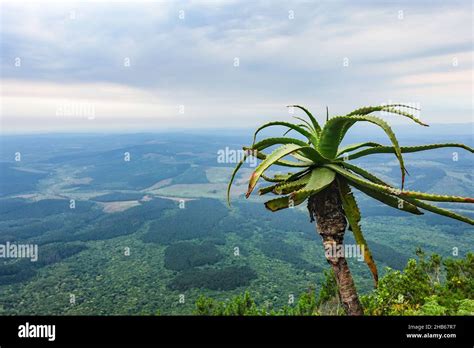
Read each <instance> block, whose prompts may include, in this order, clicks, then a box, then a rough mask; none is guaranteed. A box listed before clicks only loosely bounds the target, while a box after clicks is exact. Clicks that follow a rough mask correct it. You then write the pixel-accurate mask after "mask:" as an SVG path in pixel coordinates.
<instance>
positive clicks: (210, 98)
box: [0, 0, 473, 133]
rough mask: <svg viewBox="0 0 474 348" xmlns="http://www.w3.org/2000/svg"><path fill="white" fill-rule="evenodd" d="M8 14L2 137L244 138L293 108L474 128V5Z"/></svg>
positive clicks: (207, 6) (234, 4)
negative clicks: (216, 132)
mask: <svg viewBox="0 0 474 348" xmlns="http://www.w3.org/2000/svg"><path fill="white" fill-rule="evenodd" d="M0 6H1V10H2V11H1V19H2V21H1V27H0V36H1V46H0V47H1V77H2V90H1V96H2V103H1V106H2V110H1V114H2V122H1V126H2V131H3V132H5V133H7V132H30V131H31V132H35V131H41V132H45V131H107V130H110V131H121V130H123V131H135V130H136V131H141V130H154V129H156V130H162V129H171V128H180V127H184V128H226V127H229V128H246V127H254V126H256V125H257V124H259V123H261V122H262V121H267V120H270V119H276V118H289V117H290V115H288V110H287V109H286V108H285V105H287V104H290V103H299V104H303V105H306V106H308V107H309V108H310V109H312V110H314V112H315V113H316V114H317V115H322V114H324V109H325V106H326V105H328V106H329V110H330V113H331V114H332V115H336V114H344V113H347V112H349V111H351V110H352V109H354V108H356V107H359V106H363V105H373V104H380V103H390V102H403V103H410V104H412V105H416V106H420V107H421V108H422V112H421V118H423V119H424V120H425V121H427V122H428V123H452V122H472V93H473V91H472V80H473V67H472V64H473V60H472V59H473V56H472V53H473V52H472V50H473V46H472V36H473V32H472V18H473V10H472V4H471V2H470V1H449V2H436V1H366V0H365V1H362V0H360V1H357V0H354V1H328V0H326V1H278V0H277V1H250V0H240V1H232V0H227V1H133V2H132V1H130V2H127V1H120V2H113V3H111V2H106V1H81V2H73V1H55V2H39V1H33V2H28V3H27V2H24V1H4V2H2V3H1V5H0ZM384 117H385V116H384ZM386 118H387V119H390V121H392V122H394V123H397V122H404V121H400V120H399V119H396V118H395V117H393V116H386Z"/></svg>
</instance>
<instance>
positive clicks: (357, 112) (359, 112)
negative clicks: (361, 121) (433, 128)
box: [346, 104, 428, 127]
mask: <svg viewBox="0 0 474 348" xmlns="http://www.w3.org/2000/svg"><path fill="white" fill-rule="evenodd" d="M394 107H405V108H410V109H415V110H418V109H417V108H414V107H411V106H408V105H402V104H391V105H380V106H366V107H363V108H360V109H357V110H354V111H352V112H351V113H349V114H347V115H346V116H354V115H368V114H370V113H372V112H375V111H385V112H389V113H392V114H397V115H401V116H405V117H408V118H409V119H411V120H413V121H414V122H416V123H418V124H419V125H422V126H425V127H428V125H427V124H426V123H424V122H422V121H421V120H420V119H418V118H417V117H415V116H414V115H412V114H409V113H408V112H404V111H402V110H398V109H394Z"/></svg>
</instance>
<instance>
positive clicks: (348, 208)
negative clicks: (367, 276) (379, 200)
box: [338, 180, 379, 287]
mask: <svg viewBox="0 0 474 348" xmlns="http://www.w3.org/2000/svg"><path fill="white" fill-rule="evenodd" d="M338 183H339V192H340V196H341V201H342V207H343V208H344V213H345V215H346V218H347V221H348V222H349V225H350V226H351V229H352V233H353V234H354V239H355V241H356V243H357V244H358V245H359V246H361V247H362V248H363V250H364V260H365V263H367V266H369V269H370V272H371V273H372V277H373V278H374V282H375V287H377V283H378V279H379V276H378V271H377V265H376V264H375V262H374V259H373V257H372V253H371V252H370V249H369V246H368V245H367V241H366V240H365V238H364V234H363V233H362V228H361V226H360V218H361V216H360V210H359V207H358V205H357V201H356V199H355V197H354V195H353V193H352V192H351V189H350V187H349V185H347V183H345V182H344V181H343V180H339V181H338Z"/></svg>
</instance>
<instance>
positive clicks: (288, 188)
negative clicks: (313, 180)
mask: <svg viewBox="0 0 474 348" xmlns="http://www.w3.org/2000/svg"><path fill="white" fill-rule="evenodd" d="M309 178H310V174H309V173H308V174H306V175H303V176H302V177H301V178H298V179H296V180H294V181H287V182H285V183H281V184H279V185H276V187H275V188H274V189H273V192H275V193H276V194H279V195H281V194H285V195H286V194H288V193H291V192H294V191H297V190H299V189H301V188H303V187H304V186H305V185H306V184H307V183H308V181H309Z"/></svg>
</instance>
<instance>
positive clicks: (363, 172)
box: [340, 162, 392, 186]
mask: <svg viewBox="0 0 474 348" xmlns="http://www.w3.org/2000/svg"><path fill="white" fill-rule="evenodd" d="M340 164H341V165H342V166H343V167H344V168H347V169H349V170H351V171H353V172H354V173H356V174H359V175H360V176H363V177H364V178H366V179H367V180H370V181H372V182H375V183H376V184H380V185H385V186H392V185H390V184H387V183H386V182H385V181H383V180H382V179H379V178H378V177H376V176H375V175H374V174H372V173H369V172H368V171H366V170H365V169H362V168H360V167H358V166H356V165H354V164H351V163H347V162H341V163H340Z"/></svg>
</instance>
